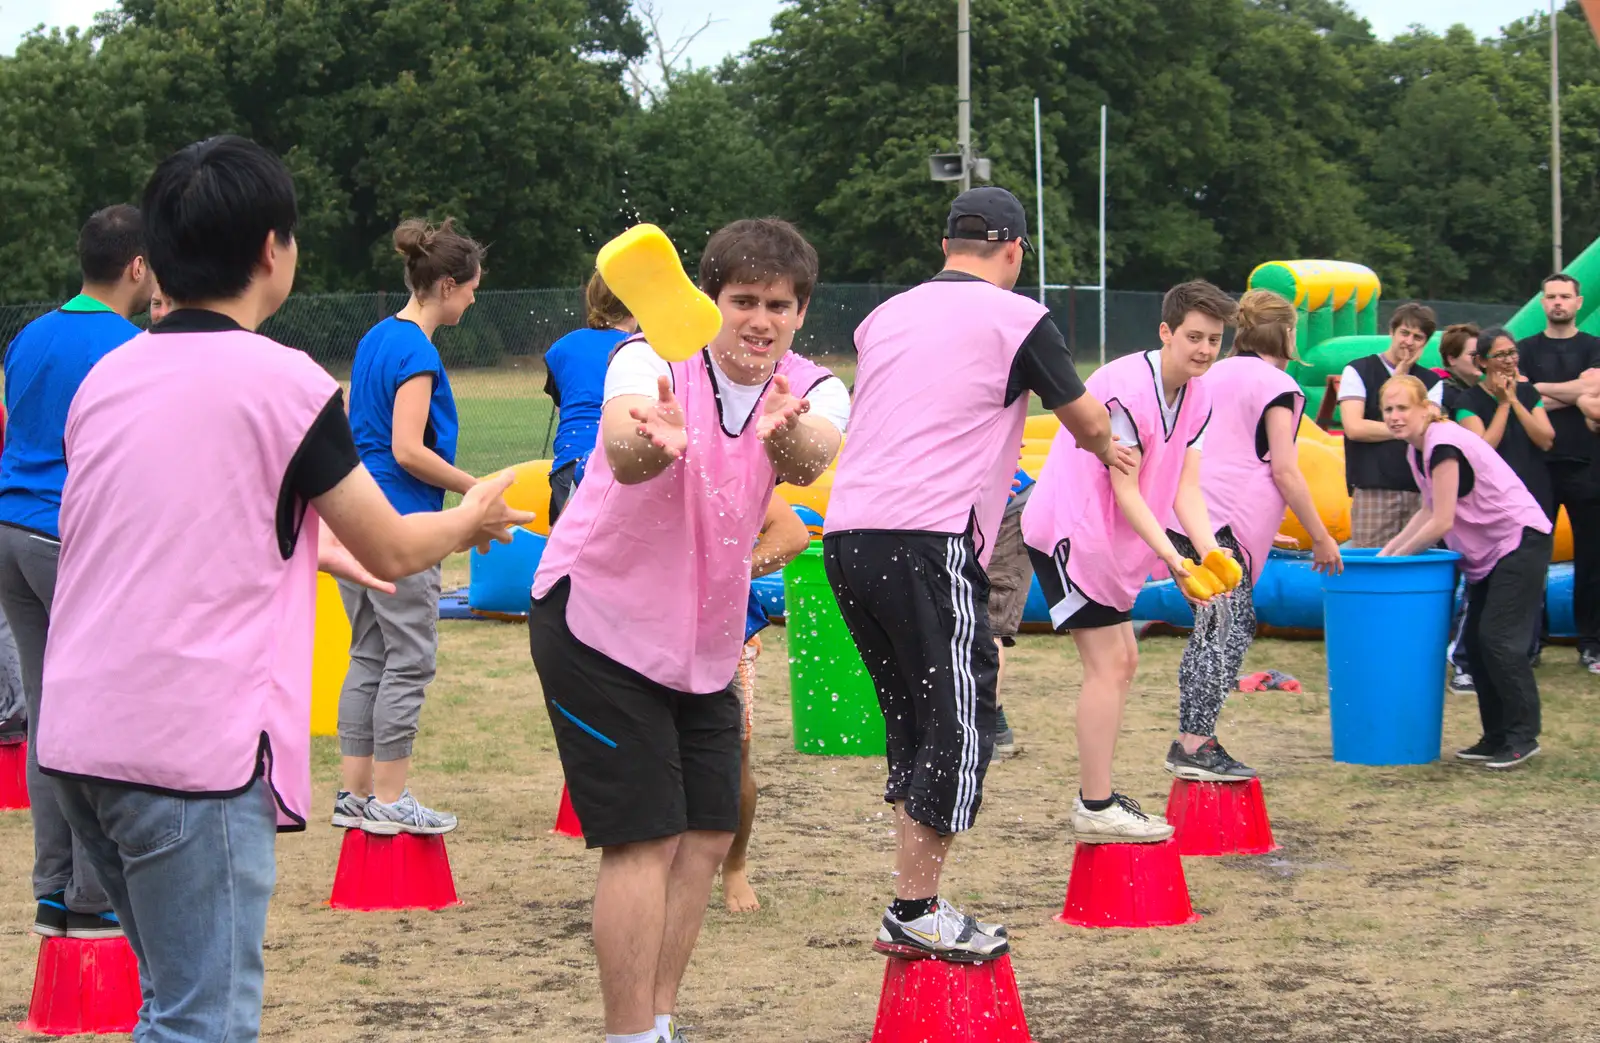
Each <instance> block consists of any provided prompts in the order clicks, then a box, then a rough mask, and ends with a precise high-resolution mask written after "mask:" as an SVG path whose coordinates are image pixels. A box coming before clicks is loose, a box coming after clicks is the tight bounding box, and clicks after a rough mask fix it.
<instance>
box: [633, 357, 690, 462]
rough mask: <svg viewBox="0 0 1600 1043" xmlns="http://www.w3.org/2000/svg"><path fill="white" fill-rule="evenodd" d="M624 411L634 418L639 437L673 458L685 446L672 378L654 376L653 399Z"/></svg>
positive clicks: (686, 437) (685, 433)
mask: <svg viewBox="0 0 1600 1043" xmlns="http://www.w3.org/2000/svg"><path fill="white" fill-rule="evenodd" d="M628 415H629V416H631V417H633V419H634V420H636V421H638V424H639V427H638V431H639V434H640V436H641V437H644V438H648V439H649V440H650V444H651V445H653V446H655V447H656V448H657V449H660V450H661V451H663V452H664V453H666V454H667V455H668V456H670V457H672V458H673V459H674V460H676V459H677V458H678V457H680V456H682V455H683V451H684V450H685V449H687V448H688V446H689V432H688V429H687V427H686V426H685V422H684V416H683V406H682V405H680V404H679V403H678V399H677V396H675V395H674V394H673V393H672V381H671V380H670V379H669V378H667V377H660V378H658V379H657V380H656V400H655V401H654V402H652V403H650V405H648V406H645V407H642V408H636V409H630V410H628Z"/></svg>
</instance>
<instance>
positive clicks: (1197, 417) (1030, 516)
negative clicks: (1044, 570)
mask: <svg viewBox="0 0 1600 1043" xmlns="http://www.w3.org/2000/svg"><path fill="white" fill-rule="evenodd" d="M1206 379H1207V378H1204V377H1202V378H1200V379H1198V380H1191V381H1189V383H1188V384H1187V385H1186V386H1185V388H1184V390H1183V392H1182V394H1183V401H1182V403H1180V405H1179V407H1178V415H1177V418H1176V420H1174V421H1173V430H1172V432H1171V433H1168V432H1167V431H1166V430H1165V428H1164V425H1163V422H1162V418H1161V395H1162V392H1161V390H1160V388H1159V387H1157V386H1156V378H1155V376H1154V375H1153V374H1152V373H1151V371H1150V363H1149V361H1148V360H1147V359H1146V358H1145V355H1144V353H1143V352H1140V353H1139V354H1137V355H1125V356H1123V357H1122V358H1120V359H1117V360H1115V361H1113V362H1109V363H1107V364H1106V365H1104V366H1101V367H1100V368H1099V369H1097V370H1095V371H1094V373H1093V374H1091V375H1090V377H1089V379H1088V380H1086V381H1085V382H1084V386H1085V387H1087V388H1088V390H1089V393H1090V394H1091V395H1094V396H1095V397H1096V398H1098V399H1100V401H1102V402H1105V403H1106V404H1107V405H1108V406H1109V405H1110V404H1111V403H1112V402H1119V403H1121V404H1122V406H1123V408H1125V409H1126V410H1127V411H1128V413H1129V414H1130V415H1131V416H1132V417H1133V424H1134V427H1135V428H1136V429H1137V430H1138V432H1139V442H1140V445H1142V446H1143V453H1142V457H1143V462H1142V463H1141V464H1140V466H1139V492H1140V494H1141V495H1142V496H1143V497H1144V500H1145V503H1147V504H1149V505H1150V510H1151V511H1152V512H1154V514H1155V516H1156V517H1157V518H1166V517H1168V516H1169V515H1170V514H1171V513H1172V501H1173V498H1174V497H1175V496H1176V495H1177V492H1178V478H1179V476H1180V475H1182V473H1183V457H1184V454H1185V453H1186V452H1187V451H1188V449H1189V444H1190V443H1191V442H1193V441H1194V440H1195V439H1196V438H1198V437H1199V436H1200V433H1201V432H1202V431H1204V430H1205V427H1206V419H1207V417H1208V416H1209V415H1210V413H1211V396H1210V393H1209V390H1208V388H1207V386H1206ZM1022 538H1023V541H1024V542H1025V543H1026V544H1027V545H1028V546H1030V547H1032V548H1033V549H1034V550H1037V551H1039V552H1040V553H1042V554H1054V553H1055V550H1056V548H1057V547H1058V546H1059V545H1060V544H1061V542H1062V541H1063V540H1069V541H1071V547H1070V553H1069V556H1068V561H1067V575H1068V576H1069V577H1070V578H1071V580H1072V582H1073V583H1074V584H1076V585H1077V586H1078V587H1079V589H1081V590H1082V591H1083V593H1084V594H1085V595H1087V596H1088V597H1090V598H1092V599H1093V600H1095V601H1098V602H1099V603H1100V604H1102V605H1107V606H1110V607H1111V608H1115V609H1120V610H1123V611H1126V610H1128V609H1131V608H1133V603H1134V600H1135V599H1136V598H1138V596H1139V588H1140V587H1142V586H1144V581H1145V580H1146V579H1148V578H1149V576H1150V571H1151V570H1152V569H1153V568H1155V567H1156V566H1157V564H1158V563H1159V562H1160V560H1161V559H1160V558H1159V557H1157V556H1156V552H1155V551H1153V550H1151V549H1150V547H1149V546H1148V545H1147V544H1146V543H1145V542H1144V541H1143V540H1141V539H1140V538H1139V537H1138V535H1137V534H1135V533H1134V531H1133V528H1132V527H1131V526H1130V525H1129V524H1128V522H1127V520H1126V519H1125V518H1123V516H1122V511H1121V510H1119V509H1118V507H1117V501H1116V497H1115V496H1113V495H1112V492H1111V477H1110V475H1109V474H1108V473H1107V472H1106V465H1105V464H1103V463H1101V462H1100V460H1099V458H1098V457H1096V456H1094V455H1093V454H1092V453H1090V452H1088V451H1087V450H1084V449H1079V448H1078V446H1077V443H1075V442H1074V441H1073V438H1072V433H1071V432H1069V431H1068V430H1067V429H1066V428H1062V429H1061V430H1060V431H1059V432H1057V434H1056V438H1055V441H1054V442H1053V443H1051V445H1050V455H1049V456H1048V457H1047V458H1046V459H1045V462H1044V467H1043V469H1042V470H1040V472H1039V483H1038V486H1037V488H1035V489H1034V490H1033V496H1032V497H1031V498H1030V499H1029V500H1028V505H1027V506H1026V507H1024V508H1023V509H1022Z"/></svg>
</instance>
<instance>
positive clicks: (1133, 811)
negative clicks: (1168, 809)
mask: <svg viewBox="0 0 1600 1043" xmlns="http://www.w3.org/2000/svg"><path fill="white" fill-rule="evenodd" d="M1072 832H1073V833H1075V834H1076V835H1077V840H1078V841H1079V842H1080V843H1084V844H1157V843H1160V842H1161V841H1163V840H1165V839H1167V838H1168V837H1170V836H1172V827H1171V826H1169V825H1167V820H1166V819H1164V818H1162V817H1161V816H1160V815H1148V814H1146V813H1144V812H1143V811H1140V810H1139V802H1138V801H1137V800H1134V799H1133V798H1132V797H1124V796H1123V795H1122V794H1120V793H1113V794H1111V806H1110V807H1109V808H1106V809H1105V810H1103V811H1090V810H1089V809H1088V808H1086V807H1084V806H1083V798H1082V797H1081V796H1080V797H1074V798H1073V799H1072Z"/></svg>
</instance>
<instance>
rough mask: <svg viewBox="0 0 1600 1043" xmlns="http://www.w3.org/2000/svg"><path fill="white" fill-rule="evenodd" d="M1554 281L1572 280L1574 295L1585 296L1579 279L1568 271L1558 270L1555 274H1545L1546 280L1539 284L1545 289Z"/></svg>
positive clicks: (1541, 288) (1540, 287)
mask: <svg viewBox="0 0 1600 1043" xmlns="http://www.w3.org/2000/svg"><path fill="white" fill-rule="evenodd" d="M1553 282H1570V283H1571V284H1572V293H1573V295H1574V296H1577V297H1581V296H1583V288H1582V287H1580V286H1579V285H1578V280H1577V279H1574V278H1573V277H1572V276H1570V275H1568V274H1567V273H1566V272H1556V273H1555V274H1554V275H1547V276H1545V277H1544V281H1543V282H1541V283H1540V284H1539V289H1540V290H1543V289H1544V288H1545V287H1547V286H1549V285H1550V284H1551V283H1553Z"/></svg>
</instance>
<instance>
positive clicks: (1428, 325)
mask: <svg viewBox="0 0 1600 1043" xmlns="http://www.w3.org/2000/svg"><path fill="white" fill-rule="evenodd" d="M1401 326H1410V327H1412V328H1414V329H1418V330H1421V331H1422V335H1423V337H1431V336H1433V331H1434V330H1436V329H1438V328H1439V318H1438V316H1436V315H1434V314H1433V309H1432V308H1430V307H1428V306H1427V305H1426V304H1421V303H1419V302H1417V301H1406V302H1405V303H1404V304H1402V305H1400V307H1398V308H1396V309H1395V310H1394V314H1393V315H1391V316H1389V332H1390V333H1393V332H1394V331H1395V330H1397V329H1399V328H1400V327H1401Z"/></svg>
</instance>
